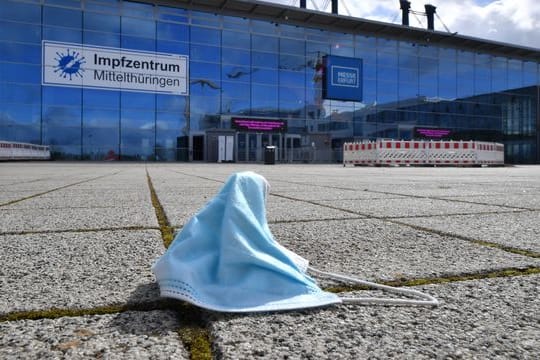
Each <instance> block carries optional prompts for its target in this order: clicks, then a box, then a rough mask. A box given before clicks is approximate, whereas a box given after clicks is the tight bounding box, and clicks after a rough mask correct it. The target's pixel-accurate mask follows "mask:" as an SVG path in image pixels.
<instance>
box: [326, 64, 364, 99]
mask: <svg viewBox="0 0 540 360" xmlns="http://www.w3.org/2000/svg"><path fill="white" fill-rule="evenodd" d="M323 62H324V65H325V71H324V76H323V97H324V98H325V99H332V100H343V101H362V95H363V94H362V59H355V58H349V57H343V56H334V55H327V56H325V57H324V58H323Z"/></svg>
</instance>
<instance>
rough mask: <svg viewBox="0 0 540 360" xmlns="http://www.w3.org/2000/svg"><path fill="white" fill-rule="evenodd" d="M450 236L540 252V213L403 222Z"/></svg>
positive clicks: (416, 219)
mask: <svg viewBox="0 0 540 360" xmlns="http://www.w3.org/2000/svg"><path fill="white" fill-rule="evenodd" d="M400 221H403V222H405V223H408V224H413V225H418V226H422V227H426V228H429V229H434V230H438V231H444V232H447V233H449V234H456V235H461V236H466V237H468V238H472V239H477V240H483V241H489V242H494V243H498V244H501V245H504V246H510V247H515V248H519V249H524V250H531V251H535V252H537V253H540V226H539V225H540V212H538V211H525V212H519V213H505V214H487V215H461V216H449V217H444V218H436V217H433V218H407V219H400Z"/></svg>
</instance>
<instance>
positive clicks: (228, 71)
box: [222, 65, 256, 82]
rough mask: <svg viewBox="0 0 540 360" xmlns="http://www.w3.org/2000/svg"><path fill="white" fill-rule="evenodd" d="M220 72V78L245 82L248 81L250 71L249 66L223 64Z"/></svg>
mask: <svg viewBox="0 0 540 360" xmlns="http://www.w3.org/2000/svg"><path fill="white" fill-rule="evenodd" d="M255 72H256V71H255ZM222 74H223V78H222V80H226V81H242V82H246V81H249V79H250V76H251V74H252V71H251V70H250V68H249V66H236V65H234V66H223V68H222Z"/></svg>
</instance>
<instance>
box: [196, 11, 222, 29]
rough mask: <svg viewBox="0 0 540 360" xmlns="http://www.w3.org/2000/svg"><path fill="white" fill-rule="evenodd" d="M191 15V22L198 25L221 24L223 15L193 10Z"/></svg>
mask: <svg viewBox="0 0 540 360" xmlns="http://www.w3.org/2000/svg"><path fill="white" fill-rule="evenodd" d="M191 16H192V18H191V22H192V23H193V24H197V25H204V26H219V25H220V23H221V16H220V15H217V14H213V13H208V12H202V11H192V12H191Z"/></svg>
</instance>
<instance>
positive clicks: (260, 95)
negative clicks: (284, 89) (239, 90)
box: [251, 85, 278, 108]
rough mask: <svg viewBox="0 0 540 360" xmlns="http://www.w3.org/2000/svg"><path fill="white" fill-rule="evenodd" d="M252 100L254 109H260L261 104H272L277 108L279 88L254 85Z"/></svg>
mask: <svg viewBox="0 0 540 360" xmlns="http://www.w3.org/2000/svg"><path fill="white" fill-rule="evenodd" d="M251 98H252V100H251V101H252V103H253V107H254V108H256V107H259V105H258V104H261V103H263V104H268V103H272V104H274V106H276V107H277V100H278V88H277V86H267V85H252V88H251Z"/></svg>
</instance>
